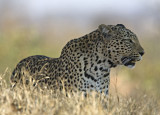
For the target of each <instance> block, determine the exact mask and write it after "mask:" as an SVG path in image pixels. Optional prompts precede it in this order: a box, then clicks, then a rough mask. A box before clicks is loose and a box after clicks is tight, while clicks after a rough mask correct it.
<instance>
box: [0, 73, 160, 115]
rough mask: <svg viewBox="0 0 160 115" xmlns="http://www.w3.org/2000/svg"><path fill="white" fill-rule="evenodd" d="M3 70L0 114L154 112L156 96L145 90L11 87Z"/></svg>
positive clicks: (158, 105) (158, 106)
mask: <svg viewBox="0 0 160 115" xmlns="http://www.w3.org/2000/svg"><path fill="white" fill-rule="evenodd" d="M6 77H9V75H7V74H6V73H4V74H2V75H0V114H1V115H11V114H12V115H17V114H20V115H137V114H138V115H144V114H145V115H158V114H160V99H158V98H156V97H155V96H151V95H148V94H147V93H142V92H141V93H137V95H136V96H122V95H120V94H118V93H117V94H115V95H113V94H110V96H108V98H107V97H104V96H103V95H102V94H97V93H96V92H92V93H91V94H90V95H89V96H88V97H84V96H83V94H80V93H72V94H71V93H67V96H66V92H60V91H57V92H56V93H55V92H53V91H42V90H35V89H34V88H33V87H30V88H28V89H27V88H25V87H23V88H21V89H20V88H18V87H16V88H15V89H14V90H12V89H11V88H10V86H9V85H8V84H7V82H6V80H5V78H6Z"/></svg>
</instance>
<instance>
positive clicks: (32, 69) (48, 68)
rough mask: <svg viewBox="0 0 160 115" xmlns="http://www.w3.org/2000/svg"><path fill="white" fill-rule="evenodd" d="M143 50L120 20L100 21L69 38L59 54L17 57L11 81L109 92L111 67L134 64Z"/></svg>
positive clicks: (139, 58)
mask: <svg viewBox="0 0 160 115" xmlns="http://www.w3.org/2000/svg"><path fill="white" fill-rule="evenodd" d="M143 54H144V50H143V48H142V47H141V45H140V44H139V41H138V38H137V36H136V35H135V34H134V33H133V32H132V31H130V30H129V29H127V28H126V27H125V26H124V25H122V24H117V25H104V24H102V25H100V26H99V27H98V29H96V30H95V31H93V32H91V33H89V34H87V35H85V36H83V37H80V38H77V39H73V40H71V41H69V42H68V43H67V44H66V45H65V46H64V48H63V49H62V52H61V55H60V57H59V58H50V57H46V56H43V55H35V56H30V57H27V58H25V59H23V60H22V61H20V62H19V63H18V64H17V66H16V68H15V69H14V71H13V73H12V76H11V81H12V82H13V83H14V86H15V85H17V84H22V83H25V84H28V83H29V79H32V81H34V84H33V85H38V86H41V87H43V86H45V87H47V88H48V89H53V90H55V89H63V88H65V89H66V90H71V91H77V90H79V91H83V92H90V91H97V92H101V93H102V92H103V93H105V94H106V95H107V94H108V90H109V84H110V69H111V68H112V67H116V66H117V65H125V66H128V67H133V66H134V65H135V62H136V61H139V60H141V57H142V55H143Z"/></svg>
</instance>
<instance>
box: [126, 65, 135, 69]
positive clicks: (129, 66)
mask: <svg viewBox="0 0 160 115" xmlns="http://www.w3.org/2000/svg"><path fill="white" fill-rule="evenodd" d="M127 67H128V68H131V69H133V68H135V65H127Z"/></svg>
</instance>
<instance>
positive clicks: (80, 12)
mask: <svg viewBox="0 0 160 115" xmlns="http://www.w3.org/2000/svg"><path fill="white" fill-rule="evenodd" d="M102 23H104V24H106V25H115V24H118V23H120V24H124V25H125V26H126V27H127V28H129V29H131V30H132V31H133V32H134V33H136V34H137V36H138V38H139V40H140V43H141V45H142V47H143V48H144V49H145V55H144V56H143V60H142V61H141V62H138V63H137V64H136V67H135V68H134V69H128V68H126V67H121V66H120V67H118V68H116V69H112V74H111V89H113V90H111V92H112V93H114V91H118V92H119V93H121V94H123V95H134V94H136V93H137V92H144V93H146V92H149V93H150V92H151V93H154V94H160V88H159V87H160V1H159V0H132V1H131V0H110V1H109V0H52V1H51V0H26V1H22V0H21V1H20V0H0V74H3V73H4V72H5V70H6V68H8V70H7V71H8V72H7V73H8V76H7V77H6V79H7V80H8V79H9V77H10V74H11V72H12V70H13V68H14V67H15V66H16V64H17V63H18V62H19V61H20V60H21V59H23V58H25V57H28V56H30V55H46V56H50V57H59V55H60V52H61V50H62V48H63V46H64V45H65V44H66V43H67V42H68V41H69V40H71V39H73V38H78V37H81V36H83V35H85V34H87V33H89V32H91V31H93V30H95V29H97V27H98V25H100V24H102Z"/></svg>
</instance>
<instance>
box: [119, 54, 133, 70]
mask: <svg viewBox="0 0 160 115" xmlns="http://www.w3.org/2000/svg"><path fill="white" fill-rule="evenodd" d="M121 61H122V63H123V65H124V66H127V67H129V68H134V67H135V64H136V60H135V59H132V58H129V57H123V58H122V59H121Z"/></svg>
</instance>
